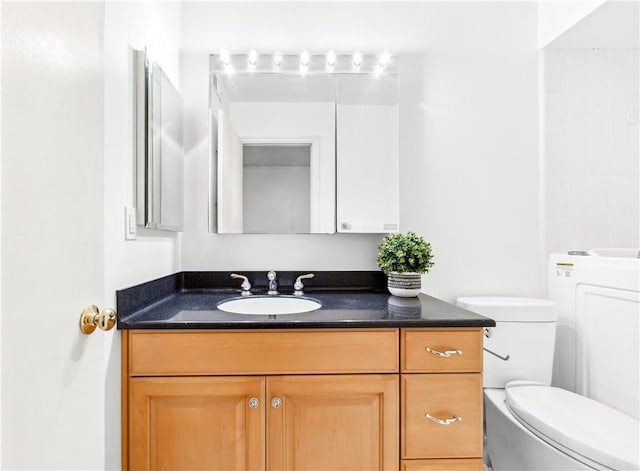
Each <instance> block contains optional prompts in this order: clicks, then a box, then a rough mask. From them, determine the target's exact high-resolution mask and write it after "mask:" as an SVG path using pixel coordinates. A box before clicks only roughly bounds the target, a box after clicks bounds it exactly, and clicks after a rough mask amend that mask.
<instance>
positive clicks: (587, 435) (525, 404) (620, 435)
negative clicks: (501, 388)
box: [505, 381, 640, 470]
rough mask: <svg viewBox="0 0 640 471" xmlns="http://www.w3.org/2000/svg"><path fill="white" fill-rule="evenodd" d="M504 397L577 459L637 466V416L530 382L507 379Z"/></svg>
mask: <svg viewBox="0 0 640 471" xmlns="http://www.w3.org/2000/svg"><path fill="white" fill-rule="evenodd" d="M505 397H506V405H507V407H508V409H509V411H510V412H511V413H512V415H513V416H514V417H515V418H516V419H517V420H518V421H519V422H520V423H521V424H522V425H523V426H524V427H526V428H527V429H528V430H529V431H531V432H532V433H534V434H535V435H536V436H538V437H539V438H541V439H542V440H544V441H545V442H547V443H549V444H550V445H552V446H554V447H556V448H558V449H560V450H561V451H563V452H565V453H567V454H569V455H571V456H573V457H574V458H576V459H578V460H579V461H582V462H585V463H586V464H591V465H595V466H596V467H602V466H604V467H606V468H609V469H616V470H631V469H639V468H640V462H639V458H638V452H639V450H638V425H639V424H638V421H637V420H636V419H633V418H632V417H629V416H627V415H626V414H623V413H621V412H619V411H617V410H615V409H612V408H611V407H608V406H606V405H604V404H601V403H599V402H596V401H594V400H592V399H589V398H588V397H585V396H581V395H578V394H575V393H572V392H570V391H566V390H564V389H560V388H555V387H551V386H547V385H545V384H542V383H536V382H531V381H511V382H510V383H508V384H507V385H506V387H505ZM598 465H599V466H598Z"/></svg>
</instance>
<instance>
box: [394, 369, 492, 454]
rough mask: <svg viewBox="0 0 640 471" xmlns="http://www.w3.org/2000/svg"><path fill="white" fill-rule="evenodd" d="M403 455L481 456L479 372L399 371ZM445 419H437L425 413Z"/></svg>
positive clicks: (480, 376)
mask: <svg viewBox="0 0 640 471" xmlns="http://www.w3.org/2000/svg"><path fill="white" fill-rule="evenodd" d="M401 395H402V406H401V410H402V420H401V423H402V432H401V449H402V458H477V457H481V456H482V375H481V374H480V373H465V374H451V373H442V374H440V373H438V374H413V375H402V381H401ZM427 413H428V414H430V415H431V416H432V417H434V418H436V419H439V420H441V421H445V419H450V418H454V417H460V418H461V420H459V421H451V423H449V424H448V425H446V424H442V423H437V422H436V421H434V420H431V419H429V418H427V417H426V414H427Z"/></svg>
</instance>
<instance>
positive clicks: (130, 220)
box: [124, 207, 137, 240]
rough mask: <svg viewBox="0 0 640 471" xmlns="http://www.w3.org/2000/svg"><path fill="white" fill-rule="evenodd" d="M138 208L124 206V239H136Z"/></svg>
mask: <svg viewBox="0 0 640 471" xmlns="http://www.w3.org/2000/svg"><path fill="white" fill-rule="evenodd" d="M136 230H137V229H136V208H129V207H125V208H124V239H125V240H135V239H136V236H137V233H136Z"/></svg>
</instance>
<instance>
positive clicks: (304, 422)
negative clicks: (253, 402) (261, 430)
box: [266, 375, 399, 471]
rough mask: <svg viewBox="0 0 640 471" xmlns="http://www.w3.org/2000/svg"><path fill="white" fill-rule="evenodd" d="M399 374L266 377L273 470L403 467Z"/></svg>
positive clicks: (353, 470) (269, 455) (269, 457)
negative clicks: (401, 465)
mask: <svg viewBox="0 0 640 471" xmlns="http://www.w3.org/2000/svg"><path fill="white" fill-rule="evenodd" d="M398 396H399V384H398V376H397V375H358V376H356V375H340V376H332V375H327V376H274V377H268V378H267V396H266V397H267V400H268V401H270V403H269V404H268V405H267V427H268V428H267V468H268V469H269V470H309V469H326V470H329V469H330V470H332V471H338V470H349V471H356V470H363V471H365V470H366V471H371V470H376V469H398V465H399V456H398V434H399V426H398V417H399V411H398Z"/></svg>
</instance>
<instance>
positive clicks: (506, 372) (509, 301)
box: [457, 296, 556, 388]
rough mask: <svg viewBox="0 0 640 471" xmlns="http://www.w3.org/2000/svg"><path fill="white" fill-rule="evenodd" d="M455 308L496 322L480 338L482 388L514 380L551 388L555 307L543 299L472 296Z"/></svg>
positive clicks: (500, 386) (463, 298) (502, 385)
mask: <svg viewBox="0 0 640 471" xmlns="http://www.w3.org/2000/svg"><path fill="white" fill-rule="evenodd" d="M457 301H458V305H459V306H460V307H462V308H464V309H468V310H469V311H473V312H476V313H478V314H482V315H483V316H486V317H490V318H491V319H493V320H495V321H496V326H495V327H490V328H489V329H488V331H489V332H488V334H489V336H487V335H485V337H484V348H485V350H484V358H483V360H484V375H483V384H484V387H485V388H504V386H505V385H506V384H507V383H508V382H509V381H513V380H516V379H524V380H530V381H538V382H540V383H544V384H547V385H550V384H551V373H552V369H553V352H554V348H555V338H556V310H555V304H554V303H553V302H551V301H547V300H545V299H534V298H517V297H495V296H491V297H489V296H476V297H462V298H458V300H457Z"/></svg>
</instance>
